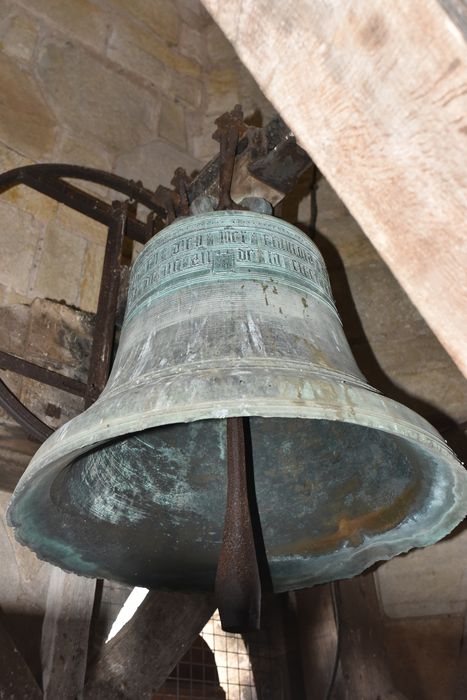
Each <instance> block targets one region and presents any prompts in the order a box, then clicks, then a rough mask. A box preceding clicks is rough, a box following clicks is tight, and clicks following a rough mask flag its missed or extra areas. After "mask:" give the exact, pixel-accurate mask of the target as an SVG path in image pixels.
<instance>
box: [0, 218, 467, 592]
mask: <svg viewBox="0 0 467 700" xmlns="http://www.w3.org/2000/svg"><path fill="white" fill-rule="evenodd" d="M229 416H230V417H231V416H249V417H250V431H251V451H252V458H253V465H254V479H255V489H256V497H257V504H258V512H259V517H260V520H261V527H262V532H263V538H264V545H265V550H266V555H267V558H268V564H269V569H270V574H271V578H272V582H273V586H274V589H275V590H276V591H283V590H288V589H294V588H300V587H305V586H310V585H313V584H316V583H320V582H323V581H330V580H333V579H339V578H346V577H350V576H353V575H355V574H358V573H360V572H361V571H363V570H364V569H365V568H367V567H368V566H370V565H371V564H373V563H374V562H376V561H379V560H382V559H388V558H390V557H393V556H395V555H397V554H399V553H401V552H405V551H407V550H409V549H411V548H413V547H423V546H426V545H429V544H431V543H433V542H436V541H437V540H439V539H440V538H442V537H443V536H444V535H446V534H447V533H448V532H450V531H451V530H452V529H453V528H454V527H455V526H456V525H457V524H458V523H459V522H460V521H461V520H462V519H463V517H464V516H465V514H466V511H467V505H466V504H467V477H466V473H465V471H464V469H463V467H462V466H461V464H460V463H459V462H458V460H457V459H456V457H455V456H454V455H453V453H452V452H451V451H450V450H449V449H448V447H447V446H446V445H445V443H444V441H443V440H442V439H441V438H440V436H439V435H438V433H437V432H436V431H435V430H434V429H433V428H432V427H431V426H430V425H429V424H428V423H427V422H426V421H425V420H423V419H422V418H421V417H420V416H418V415H416V414H415V413H414V412H413V411H411V410H409V409H408V408H406V407H404V406H402V405H400V404H398V403H396V402H395V401H392V400H391V399H387V398H385V397H384V396H382V395H381V394H380V393H379V392H377V391H375V390H374V389H372V388H371V387H370V386H369V385H368V384H367V382H366V380H365V378H364V377H363V376H362V375H361V374H360V372H359V370H358V368H357V366H356V364H355V361H354V359H353V357H352V355H351V352H350V349H349V346H348V343H347V341H346V338H345V336H344V333H343V330H342V325H341V323H340V321H339V319H338V316H337V312H336V310H335V307H334V303H333V301H332V297H331V291H330V286H329V280H328V277H327V274H326V270H325V267H324V263H323V260H322V258H321V255H320V254H319V252H318V250H317V248H316V246H315V245H314V244H313V243H312V242H311V241H310V240H309V239H308V238H307V237H306V236H305V235H304V234H303V233H302V232H301V231H299V230H297V229H296V228H294V227H293V226H290V225H289V224H286V223H284V222H281V221H279V220H277V219H275V218H273V217H271V216H268V215H263V214H257V213H254V212H248V211H235V212H230V211H219V212H214V211H213V212H208V213H205V214H200V215H197V216H191V217H187V218H184V219H179V220H177V221H176V222H175V223H173V224H172V225H171V226H169V227H168V228H166V229H164V231H163V232H161V233H160V234H158V235H157V236H156V237H155V238H153V239H152V240H151V241H150V242H149V243H148V244H147V245H146V246H145V248H144V249H143V251H142V253H141V254H140V256H139V258H138V259H137V261H136V263H135V265H134V269H133V272H132V277H131V282H130V291H129V295H128V306H127V311H126V316H125V321H124V325H123V328H122V331H121V337H120V343H119V347H118V351H117V355H116V358H115V362H114V366H113V369H112V374H111V376H110V378H109V381H108V384H107V386H106V389H105V390H104V392H103V394H102V395H101V396H100V397H99V399H98V400H97V401H96V403H95V404H94V405H93V406H91V407H90V408H89V409H88V410H87V411H85V412H84V413H83V414H81V415H80V416H78V417H76V418H74V419H73V420H72V421H70V422H69V423H67V424H66V425H65V426H63V427H62V428H61V429H60V430H58V431H57V432H56V433H55V434H54V435H53V436H52V437H51V438H50V439H49V440H47V442H45V443H44V445H43V446H42V447H41V448H40V449H39V450H38V452H37V454H36V455H35V456H34V458H33V460H32V461H31V464H30V465H29V467H28V469H27V470H26V472H25V474H24V476H23V478H22V479H21V481H20V483H19V485H18V487H17V489H16V491H15V494H14V496H13V500H12V503H11V506H10V509H9V516H8V517H9V521H10V523H11V524H12V525H13V526H14V527H15V532H16V536H17V538H18V539H19V540H20V541H21V542H23V543H24V544H26V545H28V546H29V547H31V548H32V549H33V550H34V551H35V552H37V554H38V556H39V557H40V558H43V559H46V560H47V561H50V562H52V563H54V564H57V565H58V566H61V567H62V568H64V569H67V570H70V571H75V572H77V573H80V574H85V575H87V576H94V577H102V578H111V579H116V580H119V581H123V582H125V583H128V584H130V585H140V586H147V587H151V588H158V587H164V588H171V589H176V590H183V589H185V590H196V589H199V590H203V589H204V590H209V589H212V588H213V586H214V577H215V573H216V567H217V561H218V557H219V551H220V547H221V541H222V528H223V521H224V513H225V504H226V503H225V502H226V468H227V456H226V418H227V417H229Z"/></svg>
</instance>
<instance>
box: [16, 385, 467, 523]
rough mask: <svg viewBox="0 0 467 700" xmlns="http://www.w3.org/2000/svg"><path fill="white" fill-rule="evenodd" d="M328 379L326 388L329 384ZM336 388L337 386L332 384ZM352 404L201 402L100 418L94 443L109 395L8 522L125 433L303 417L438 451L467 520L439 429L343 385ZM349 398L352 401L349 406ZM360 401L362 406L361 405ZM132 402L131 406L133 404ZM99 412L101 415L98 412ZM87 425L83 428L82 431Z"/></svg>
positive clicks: (61, 445) (74, 431) (45, 447)
mask: <svg viewBox="0 0 467 700" xmlns="http://www.w3.org/2000/svg"><path fill="white" fill-rule="evenodd" d="M322 381H323V380H322ZM329 382H330V380H327V381H326V383H329ZM332 383H333V384H335V382H332ZM340 386H341V388H342V387H344V386H345V388H344V389H343V391H344V393H345V395H346V398H347V401H342V400H341V401H339V400H336V401H335V403H331V402H329V401H327V402H326V404H325V405H323V404H320V403H319V402H312V401H310V400H295V401H294V402H293V403H292V402H291V401H290V400H284V399H282V400H279V399H268V400H267V410H264V405H265V399H255V400H254V399H251V398H250V399H247V398H243V399H236V400H232V399H230V400H222V401H221V400H218V401H216V402H209V403H208V402H205V403H203V404H201V403H198V404H196V406H191V407H188V406H184V407H183V410H181V409H180V407H178V408H176V407H174V408H172V409H171V410H169V409H167V408H166V409H165V410H164V412H163V413H162V412H160V411H156V410H154V409H153V408H151V409H149V410H146V411H144V412H140V411H138V412H136V411H134V412H133V413H126V414H125V416H122V417H119V418H112V417H109V418H108V419H106V421H104V420H103V419H102V418H100V420H99V422H98V424H97V427H96V428H95V432H94V436H93V437H94V439H93V440H92V442H89V438H90V428H89V420H88V419H89V418H90V417H92V416H94V414H95V413H100V412H102V411H104V413H105V412H106V411H107V415H110V416H112V411H109V409H108V408H107V409H105V406H104V404H105V403H109V404H111V400H112V398H113V397H112V395H111V396H110V397H109V399H110V400H109V401H108V402H107V397H106V393H105V392H104V393H103V394H101V396H100V397H99V398H98V399H97V401H96V402H95V403H94V404H93V405H92V406H90V407H89V408H88V409H87V410H86V411H83V413H80V414H79V415H78V416H75V417H74V418H72V419H71V420H70V421H68V422H67V423H65V424H64V425H63V426H61V427H60V428H59V429H58V430H56V431H55V432H54V433H53V434H52V435H51V436H50V437H49V438H47V440H46V441H45V442H44V443H43V444H42V445H41V446H40V447H39V449H38V450H37V452H36V453H35V455H34V456H33V457H32V459H31V461H30V463H29V465H28V467H27V469H26V471H25V472H24V474H23V475H22V476H21V478H20V480H19V482H18V484H17V486H16V488H15V490H14V492H13V495H12V499H11V501H10V504H9V507H8V510H7V518H10V514H11V513H12V512H13V511H14V508H15V503H16V501H18V499H19V498H20V497H21V493H22V491H23V490H24V489H26V488H29V487H30V486H31V484H32V482H33V481H34V480H35V479H36V478H37V477H39V475H40V474H41V472H42V471H43V470H52V471H54V472H58V471H59V470H61V469H63V468H64V467H66V466H68V465H69V464H70V463H71V462H72V461H73V460H74V459H76V458H77V457H79V456H81V455H83V454H85V453H86V452H89V451H90V450H92V449H95V448H96V447H98V446H99V445H102V444H104V443H106V442H109V441H110V440H113V439H115V438H119V437H122V436H123V435H125V434H132V433H136V432H140V431H142V430H147V429H149V428H156V427H159V426H163V425H174V424H176V423H191V422H194V421H198V420H209V419H225V418H234V417H240V416H244V417H249V416H250V417H255V416H256V417H262V418H301V419H304V420H319V419H322V420H330V421H333V420H334V421H340V422H344V423H353V424H355V425H362V426H365V427H367V428H373V429H376V430H382V431H383V432H386V433H389V434H391V435H394V436H396V437H399V438H403V439H406V440H408V441H410V442H412V443H415V444H417V445H420V446H422V447H424V448H425V449H429V450H432V451H434V452H435V453H436V454H437V455H439V456H440V457H442V458H444V459H445V460H447V461H448V462H450V463H451V465H452V466H454V467H455V468H456V471H457V472H458V476H459V478H460V479H464V483H465V490H466V494H465V495H466V513H465V514H466V515H467V471H466V470H465V468H464V467H463V466H462V465H461V463H460V462H459V460H458V459H457V457H456V455H455V454H454V452H453V451H452V450H451V448H450V447H449V446H448V445H447V443H446V441H445V440H443V438H442V437H441V436H440V434H439V433H438V432H437V431H436V430H435V428H433V426H432V425H430V423H428V421H426V420H425V419H424V418H422V417H421V416H419V415H418V414H417V413H415V412H414V411H412V410H411V409H409V408H407V407H406V406H403V405H402V404H400V403H399V402H397V401H395V400H394V399H390V398H388V397H385V396H383V395H382V394H379V393H377V392H375V391H372V390H371V389H370V388H365V387H363V386H359V385H358V384H354V385H350V384H349V385H347V384H345V383H342V384H341V385H340ZM349 395H351V397H352V399H353V400H352V401H351V402H349V400H348V399H349ZM370 396H372V397H375V398H376V399H377V401H378V404H379V406H378V409H379V410H375V409H374V408H373V410H369V411H367V410H365V409H363V408H362V402H361V400H362V399H366V401H367V402H368V399H369V397H370ZM359 398H360V401H359ZM129 403H130V402H129V401H127V405H128V404H129ZM391 408H395V409H396V411H398V413H399V415H400V413H401V410H400V409H403V411H402V412H403V413H404V414H405V415H406V419H405V420H401V418H400V417H399V418H398V419H397V420H390V419H388V416H390V415H391ZM97 409H98V410H97ZM409 419H410V422H409ZM83 423H84V425H83V427H82V429H80V426H81V425H82V424H83Z"/></svg>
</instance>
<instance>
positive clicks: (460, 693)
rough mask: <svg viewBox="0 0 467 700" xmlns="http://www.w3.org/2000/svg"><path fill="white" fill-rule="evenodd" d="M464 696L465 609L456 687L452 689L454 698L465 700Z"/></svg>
mask: <svg viewBox="0 0 467 700" xmlns="http://www.w3.org/2000/svg"><path fill="white" fill-rule="evenodd" d="M465 698H467V611H466V614H465V617H464V630H463V633H462V641H461V647H460V650H459V660H458V663H457V680H456V687H455V689H454V700H465Z"/></svg>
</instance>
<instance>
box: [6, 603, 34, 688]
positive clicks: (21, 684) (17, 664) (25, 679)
mask: <svg viewBox="0 0 467 700" xmlns="http://www.w3.org/2000/svg"><path fill="white" fill-rule="evenodd" d="M2 618H3V613H0V698H12V699H13V698H18V700H19V698H21V700H40V698H42V692H41V690H40V688H39V686H38V685H37V683H36V681H35V679H34V676H33V675H32V673H31V671H30V670H29V667H28V666H27V665H26V663H25V661H24V659H23V657H22V656H21V654H20V653H19V651H18V649H17V648H16V645H15V643H14V641H13V640H12V638H11V637H10V635H9V634H8V632H7V630H6V629H5V626H4V624H3V620H2Z"/></svg>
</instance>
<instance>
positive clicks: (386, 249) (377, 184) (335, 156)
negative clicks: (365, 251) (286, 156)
mask: <svg viewBox="0 0 467 700" xmlns="http://www.w3.org/2000/svg"><path fill="white" fill-rule="evenodd" d="M203 2H204V5H205V6H206V8H207V9H208V11H209V12H210V13H211V14H212V16H213V18H214V19H215V21H216V22H217V23H218V24H219V26H220V27H221V29H222V30H223V31H224V33H225V34H226V35H227V37H228V39H229V40H230V41H231V42H232V44H233V46H234V48H235V49H236V51H237V53H238V55H239V57H240V59H241V60H242V61H243V63H244V64H245V65H246V67H247V68H248V69H249V70H250V72H251V73H252V75H253V76H254V78H255V79H256V81H257V82H258V84H259V86H260V87H261V89H262V90H263V92H264V94H265V95H266V97H268V99H269V100H270V101H271V102H272V104H273V105H274V106H275V107H276V109H277V110H278V112H279V113H280V114H281V116H282V118H283V119H284V120H285V121H286V123H287V124H288V125H289V127H291V129H292V130H293V132H294V133H295V135H296V136H297V139H298V141H299V143H300V144H301V145H302V146H303V147H304V148H305V149H306V150H307V151H308V153H309V155H310V156H311V158H312V159H313V161H314V162H315V163H316V164H317V166H318V167H319V169H320V170H321V172H322V173H323V174H324V175H325V177H326V178H327V179H328V180H329V182H330V184H331V185H332V187H333V188H334V189H335V190H336V192H337V193H338V195H339V196H340V197H341V199H342V200H343V202H344V203H345V204H346V206H347V207H348V208H349V210H350V212H351V213H352V215H353V216H354V217H355V219H356V220H357V221H358V222H359V224H360V225H361V226H362V228H363V230H364V231H365V233H366V234H367V236H368V237H369V238H370V240H371V241H372V243H373V245H374V246H375V248H376V249H377V250H378V251H379V253H380V255H381V256H382V258H383V259H384V260H385V261H386V263H387V264H388V266H389V267H390V269H391V270H392V272H393V273H394V275H395V276H396V278H397V279H398V280H399V282H400V284H401V285H402V287H403V288H404V289H405V291H406V292H407V294H408V296H409V297H410V299H411V300H412V302H413V303H414V304H415V306H416V307H417V308H418V310H419V311H420V313H421V314H422V315H423V316H424V318H425V319H426V321H427V322H428V324H429V325H430V326H431V328H432V330H433V331H434V333H435V334H436V335H437V336H438V338H439V340H440V341H441V342H442V344H443V345H444V347H445V348H446V350H447V351H448V352H449V353H450V355H451V357H452V358H453V359H454V361H455V362H456V363H457V364H458V366H459V367H460V369H461V370H462V371H463V372H464V373H465V374H466V375H467V321H466V316H467V275H466V269H467V230H466V221H467V195H466V190H467V172H466V170H467V169H466V162H467V50H466V44H465V37H464V33H463V32H464V31H465V29H466V26H467V18H466V16H465V13H464V14H462V12H459V11H457V10H458V9H459V8H460V7H462V3H459V2H458V0H442V2H441V1H440V2H437V1H436V0H429V1H428V2H427V1H426V0H412V1H411V2H406V0H393V2H390V3H388V2H385V1H384V0H375V2H372V3H368V2H367V1H366V0H340V1H339V2H334V3H332V2H315V1H312V0H274V1H273V2H271V1H270V0H229V2H225V1H224V0H203ZM456 8H457V10H456Z"/></svg>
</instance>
